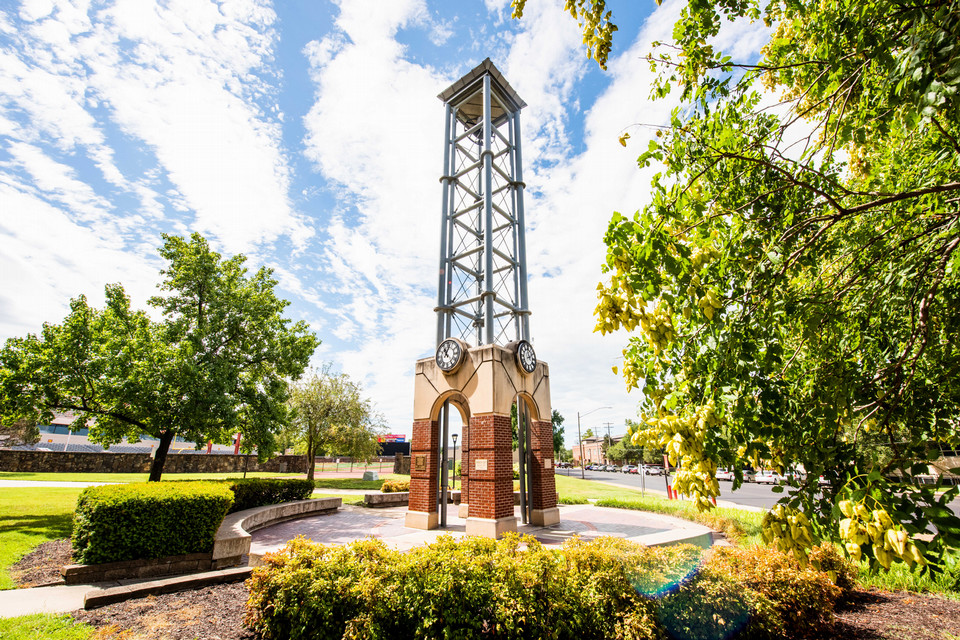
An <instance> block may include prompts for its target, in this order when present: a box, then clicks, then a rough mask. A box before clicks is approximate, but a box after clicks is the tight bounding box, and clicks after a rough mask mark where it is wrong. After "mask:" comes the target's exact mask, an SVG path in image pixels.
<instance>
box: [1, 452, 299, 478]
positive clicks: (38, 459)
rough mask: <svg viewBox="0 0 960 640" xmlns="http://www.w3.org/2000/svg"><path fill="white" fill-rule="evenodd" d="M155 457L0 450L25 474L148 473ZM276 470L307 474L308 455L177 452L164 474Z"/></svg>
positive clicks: (4, 460)
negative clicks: (266, 457)
mask: <svg viewBox="0 0 960 640" xmlns="http://www.w3.org/2000/svg"><path fill="white" fill-rule="evenodd" d="M152 463H153V459H152V458H151V457H150V455H149V454H146V453H110V452H104V453H64V452H62V451H14V450H12V449H0V471H18V472H21V473H51V472H52V473H71V472H73V473H148V472H149V471H150V465H151V464H152ZM242 471H273V472H278V473H306V471H307V458H306V456H275V457H273V458H271V459H270V460H267V461H266V462H264V463H263V464H260V463H258V462H257V456H252V455H251V456H242V455H241V456H232V455H224V454H209V455H207V454H201V453H190V454H175V453H171V454H169V455H168V456H167V459H166V461H165V462H164V465H163V472H164V473H229V472H242Z"/></svg>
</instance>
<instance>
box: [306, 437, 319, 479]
mask: <svg viewBox="0 0 960 640" xmlns="http://www.w3.org/2000/svg"><path fill="white" fill-rule="evenodd" d="M316 468H317V452H316V451H314V450H313V436H310V435H308V436H307V480H309V481H310V482H313V474H314V471H315V470H316Z"/></svg>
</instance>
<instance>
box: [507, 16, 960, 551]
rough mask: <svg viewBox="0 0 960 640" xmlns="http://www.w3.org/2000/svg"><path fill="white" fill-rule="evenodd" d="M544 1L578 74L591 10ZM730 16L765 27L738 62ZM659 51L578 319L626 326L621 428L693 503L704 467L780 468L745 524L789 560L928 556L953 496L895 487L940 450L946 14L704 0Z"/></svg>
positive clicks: (958, 215) (945, 409) (949, 359)
mask: <svg viewBox="0 0 960 640" xmlns="http://www.w3.org/2000/svg"><path fill="white" fill-rule="evenodd" d="M523 4H524V3H523V1H522V0H517V1H515V2H514V5H515V7H519V9H520V10H521V11H522V6H523ZM567 7H568V9H573V13H574V15H576V16H577V17H578V18H579V19H580V21H581V24H582V25H583V26H584V30H585V34H584V37H585V41H588V40H589V42H588V47H592V48H590V49H589V51H590V54H591V56H592V57H594V58H596V59H597V60H598V62H600V63H601V66H602V65H603V63H604V62H605V58H601V57H597V56H596V54H595V52H596V51H600V52H601V53H604V54H605V53H607V52H609V51H610V46H609V45H610V44H611V37H612V33H613V29H606V30H604V31H602V32H601V31H598V30H597V25H596V24H595V23H591V22H590V20H587V19H585V17H584V16H585V15H588V16H589V15H596V9H597V8H599V9H600V10H601V11H602V10H603V9H604V3H603V2H602V1H601V0H593V1H591V0H586V1H585V2H584V1H578V2H567ZM603 16H604V19H605V20H606V21H608V22H609V21H610V20H612V16H610V15H609V14H603ZM734 20H741V21H742V20H751V21H759V20H762V21H763V22H764V23H765V25H767V26H768V27H769V31H768V34H769V40H768V41H767V42H766V45H765V46H764V48H763V50H762V54H761V55H760V56H759V59H757V58H754V59H740V60H737V59H734V58H732V57H731V56H730V55H729V54H728V52H725V51H721V50H720V49H719V48H718V47H717V46H716V39H715V36H717V34H718V33H720V31H721V29H723V28H724V27H725V25H727V24H728V23H729V22H730V21H734ZM591 25H592V26H591ZM606 36H611V37H606ZM598 37H599V38H603V39H605V44H604V45H603V46H599V45H597V44H592V45H591V44H590V43H591V42H593V39H594V38H598ZM673 40H674V41H673V42H672V43H669V44H665V45H661V46H660V47H659V48H658V49H657V53H656V54H655V55H653V56H651V57H650V60H649V63H650V64H652V65H653V66H654V67H655V68H657V69H658V70H659V72H660V75H659V80H658V82H657V83H656V84H655V85H654V87H653V93H654V95H655V96H657V97H660V98H662V97H665V96H667V95H668V94H670V93H671V91H674V92H679V98H680V100H681V105H680V106H679V107H678V108H677V109H676V110H675V111H674V112H673V116H672V120H671V123H670V126H669V127H668V128H666V129H661V130H658V131H657V132H656V136H655V137H654V138H653V140H652V141H651V142H650V143H649V147H648V148H646V149H643V152H642V153H641V154H640V156H639V159H638V162H639V164H640V165H641V166H646V165H648V164H650V163H654V164H655V165H656V166H658V167H661V172H660V173H658V174H657V175H656V177H655V179H654V182H653V192H652V198H651V202H650V204H649V205H647V206H646V207H644V208H643V209H642V210H640V211H638V212H637V213H635V214H634V215H622V214H620V213H614V215H613V217H612V219H611V221H610V224H609V227H608V230H607V233H606V236H605V242H606V244H607V246H608V255H607V260H606V264H605V265H604V272H605V273H607V274H608V276H607V277H606V278H605V279H604V281H603V282H602V283H601V284H600V285H599V287H598V289H599V292H598V294H599V304H598V307H597V310H596V314H597V319H598V324H597V330H599V331H601V332H603V333H609V332H613V331H617V330H619V329H621V328H623V329H626V330H627V331H628V332H631V333H634V335H633V336H632V337H631V338H630V339H629V344H628V346H627V347H626V348H625V349H624V352H623V356H624V358H623V364H622V366H621V367H619V368H618V371H619V372H620V373H622V375H623V377H624V379H625V381H626V384H627V386H628V388H638V387H639V388H641V389H642V391H643V394H644V399H643V402H642V408H643V413H642V416H641V418H642V421H641V423H642V424H641V425H640V426H639V427H638V428H636V429H635V430H633V431H632V433H631V434H630V435H631V438H632V439H633V441H634V442H635V443H638V444H641V443H646V444H656V445H659V446H664V447H666V449H667V451H668V453H669V454H670V456H671V458H673V460H674V462H676V461H678V460H682V470H681V472H680V473H679V474H678V476H677V489H678V490H679V491H680V492H682V493H685V494H687V495H690V496H692V497H693V498H694V499H695V500H696V501H697V503H698V504H700V506H701V507H702V508H709V498H710V497H711V496H714V495H716V494H717V492H718V487H717V484H716V482H715V480H714V472H715V470H716V467H717V466H718V465H723V466H733V467H735V468H736V467H739V466H742V465H753V466H757V467H760V466H763V467H770V468H775V469H777V470H785V469H788V468H792V467H795V466H798V465H802V467H803V468H804V469H805V470H806V471H807V474H808V475H807V479H806V481H805V482H804V483H801V484H800V485H799V486H797V487H794V488H792V489H791V490H790V491H789V493H788V494H787V495H785V496H784V497H783V498H782V499H781V503H782V504H781V505H780V506H778V508H777V509H776V510H774V511H773V512H771V514H770V515H768V517H767V519H766V521H765V530H766V535H767V536H768V538H769V539H770V540H771V541H775V542H776V543H777V544H778V545H779V546H780V547H781V548H783V549H786V550H788V551H791V552H793V553H795V554H796V555H797V556H798V557H800V558H805V557H806V549H808V548H809V547H810V546H811V545H812V544H813V543H814V542H816V541H817V540H818V539H829V540H836V541H839V542H842V543H843V544H844V545H845V548H846V549H847V552H848V553H849V554H850V555H851V556H853V557H856V558H859V557H861V556H863V557H866V558H867V559H869V561H870V562H871V563H873V564H874V566H883V567H889V566H890V564H891V563H892V562H897V561H903V562H905V563H907V564H908V565H910V566H914V565H916V564H925V563H927V562H933V563H936V562H937V561H938V559H940V558H942V556H943V554H944V553H946V552H949V551H950V550H951V549H956V547H957V546H958V545H960V519H958V518H956V517H955V516H954V515H953V514H952V513H951V511H950V510H949V509H948V508H947V507H946V504H947V503H948V502H949V501H950V500H952V499H953V498H955V497H956V495H957V490H956V488H953V489H949V490H946V491H945V492H941V491H940V489H941V487H939V486H936V485H921V486H918V485H917V484H916V483H915V482H914V481H913V480H912V478H911V476H912V475H915V474H917V473H923V472H926V470H927V463H928V462H930V461H931V460H932V459H935V458H936V457H938V456H939V455H940V450H941V447H945V448H957V446H958V442H960V420H958V419H960V378H958V376H957V373H958V369H960V351H958V346H957V340H956V336H957V335H958V329H960V305H958V304H957V303H958V296H960V287H958V285H960V282H958V278H960V269H958V267H960V254H958V252H957V251H956V249H957V247H958V245H960V233H958V225H960V181H958V176H960V166H958V165H960V143H958V140H960V118H958V115H960V114H958V110H960V93H958V91H957V90H958V87H960V47H958V46H957V43H958V42H960V4H958V3H957V2H956V1H935V2H931V3H920V4H917V3H906V2H902V1H899V0H893V1H889V0H868V1H867V2H861V3H855V4H854V3H849V2H838V1H835V0H826V1H822V0H790V1H789V2H788V1H787V0H772V1H770V2H765V3H760V2H757V1H756V0H744V1H741V2H729V3H728V2H724V3H719V2H710V1H709V0H708V1H707V2H697V3H688V4H686V5H685V6H684V7H683V9H682V10H681V13H680V17H679V19H678V21H677V22H676V24H675V26H674V31H673ZM675 95H676V94H675ZM637 126H638V127H639V126H642V125H637ZM627 138H628V136H626V135H625V136H624V137H622V138H621V142H622V143H623V144H625V145H626V144H628V142H627ZM821 476H823V477H824V478H825V479H826V480H828V481H829V483H830V484H829V487H828V488H827V489H826V490H821V485H820V483H818V479H819V478H820V477H821ZM739 481H740V479H739V477H738V480H737V482H739ZM788 522H789V523H790V526H787V523H788ZM928 525H933V526H934V527H935V529H936V535H935V537H934V538H933V540H932V541H930V542H923V541H921V540H920V539H918V538H916V537H915V536H916V534H919V533H922V532H924V531H925V530H926V529H927V527H928Z"/></svg>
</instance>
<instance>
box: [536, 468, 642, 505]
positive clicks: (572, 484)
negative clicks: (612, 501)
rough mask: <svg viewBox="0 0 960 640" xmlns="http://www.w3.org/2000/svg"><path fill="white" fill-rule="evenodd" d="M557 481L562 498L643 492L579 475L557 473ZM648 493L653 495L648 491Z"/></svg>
mask: <svg viewBox="0 0 960 640" xmlns="http://www.w3.org/2000/svg"><path fill="white" fill-rule="evenodd" d="M554 480H556V483H557V495H558V496H559V497H560V498H586V499H590V500H599V499H600V498H642V497H643V493H641V492H640V490H639V489H628V488H627V487H617V486H614V485H611V484H606V483H605V482H595V481H593V480H581V479H580V478H579V477H576V478H575V477H573V476H564V475H560V474H557V475H555V476H554ZM647 495H648V496H649V495H651V494H650V493H647Z"/></svg>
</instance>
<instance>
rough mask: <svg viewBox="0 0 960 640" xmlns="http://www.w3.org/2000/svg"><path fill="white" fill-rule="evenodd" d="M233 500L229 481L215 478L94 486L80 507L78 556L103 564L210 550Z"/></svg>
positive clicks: (75, 534)
mask: <svg viewBox="0 0 960 640" xmlns="http://www.w3.org/2000/svg"><path fill="white" fill-rule="evenodd" d="M233 500H234V499H233V493H232V492H231V491H230V489H229V487H227V486H226V485H223V484H220V483H214V482H202V481H201V482H169V483H167V482H164V483H160V482H143V483H132V484H121V485H106V486H100V487H89V488H87V489H84V490H83V491H82V492H81V493H80V497H79V498H78V499H77V509H76V512H75V513H74V518H73V537H72V541H73V557H74V560H75V561H76V562H79V563H81V564H100V563H103V562H114V561H118V560H134V559H137V558H162V557H165V556H174V555H181V554H188V553H208V552H210V551H212V550H213V538H214V535H216V533H217V528H218V527H219V526H220V523H221V522H222V521H223V518H224V516H225V515H226V514H227V511H228V510H229V509H230V506H231V505H232V504H233Z"/></svg>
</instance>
